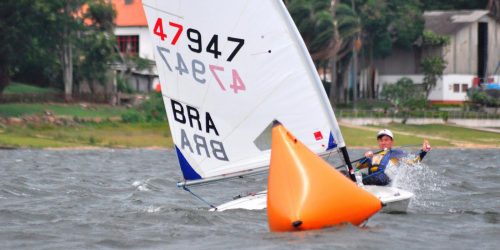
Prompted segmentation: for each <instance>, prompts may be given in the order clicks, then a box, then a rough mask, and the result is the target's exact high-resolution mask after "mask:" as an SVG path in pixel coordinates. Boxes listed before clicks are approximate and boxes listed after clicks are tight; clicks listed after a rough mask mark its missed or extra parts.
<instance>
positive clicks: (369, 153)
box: [365, 151, 373, 158]
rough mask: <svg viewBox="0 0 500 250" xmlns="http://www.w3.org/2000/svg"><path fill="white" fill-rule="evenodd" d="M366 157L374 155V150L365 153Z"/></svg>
mask: <svg viewBox="0 0 500 250" xmlns="http://www.w3.org/2000/svg"><path fill="white" fill-rule="evenodd" d="M365 157H366V158H372V157H373V152H372V151H368V152H366V153H365Z"/></svg>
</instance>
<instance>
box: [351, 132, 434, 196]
mask: <svg viewBox="0 0 500 250" xmlns="http://www.w3.org/2000/svg"><path fill="white" fill-rule="evenodd" d="M377 142H378V146H379V148H380V149H381V150H382V151H380V152H378V153H373V152H372V151H368V152H366V153H365V158H363V159H362V160H361V161H360V162H359V163H358V165H357V168H358V169H363V168H368V175H364V176H363V184H365V185H379V186H385V185H388V184H389V183H390V182H391V179H390V178H389V177H388V176H387V175H386V173H385V169H386V167H387V165H389V163H392V164H397V163H398V162H399V160H400V159H401V158H403V157H405V156H406V155H407V154H406V153H405V152H404V151H402V150H400V149H392V146H393V144H394V135H393V134H392V132H391V131H390V130H389V129H382V130H380V131H379V132H378V133H377ZM430 150H431V145H430V144H429V142H428V141H427V140H424V142H423V144H422V149H421V150H420V152H419V153H418V155H417V156H416V157H415V159H413V160H412V161H411V162H420V161H421V160H422V159H423V158H424V156H425V155H426V154H427V152H429V151H430Z"/></svg>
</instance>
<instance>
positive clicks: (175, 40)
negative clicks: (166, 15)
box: [162, 22, 184, 45]
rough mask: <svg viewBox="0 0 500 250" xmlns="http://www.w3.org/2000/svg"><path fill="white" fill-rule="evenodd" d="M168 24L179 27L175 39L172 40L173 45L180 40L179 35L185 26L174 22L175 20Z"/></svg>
mask: <svg viewBox="0 0 500 250" xmlns="http://www.w3.org/2000/svg"><path fill="white" fill-rule="evenodd" d="M168 24H169V25H170V26H172V27H175V28H177V33H175V36H174V39H173V40H172V45H175V44H176V43H177V40H179V36H180V35H181V33H182V30H184V27H182V25H180V24H178V23H174V22H169V23H168ZM162 40H163V39H162Z"/></svg>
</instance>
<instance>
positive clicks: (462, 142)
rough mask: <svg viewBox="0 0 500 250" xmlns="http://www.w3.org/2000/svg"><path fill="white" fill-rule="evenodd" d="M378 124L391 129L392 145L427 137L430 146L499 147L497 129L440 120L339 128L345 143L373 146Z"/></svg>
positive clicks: (406, 143) (499, 137)
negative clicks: (442, 122) (473, 127)
mask: <svg viewBox="0 0 500 250" xmlns="http://www.w3.org/2000/svg"><path fill="white" fill-rule="evenodd" d="M382 128H388V129H390V130H392V131H393V132H394V136H395V144H396V145H414V144H420V143H422V141H423V140H424V139H428V140H429V141H430V142H431V144H432V146H434V147H457V148H498V147H500V133H495V132H486V131H479V130H474V129H469V128H463V127H455V126H450V125H442V124H429V125H404V124H399V123H393V124H389V125H387V126H384V127H381V126H363V127H360V126H343V127H342V132H343V135H344V138H345V140H346V142H347V144H348V145H351V146H361V147H374V146H375V145H376V139H375V135H376V133H377V131H379V130H380V129H382Z"/></svg>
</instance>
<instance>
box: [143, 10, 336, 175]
mask: <svg viewBox="0 0 500 250" xmlns="http://www.w3.org/2000/svg"><path fill="white" fill-rule="evenodd" d="M143 5H144V10H145V13H146V17H147V20H148V24H149V30H150V34H151V37H152V40H153V44H154V51H155V59H156V63H157V67H158V72H159V77H160V82H161V88H162V94H163V100H164V103H165V108H166V111H167V116H168V120H169V125H170V130H171V133H172V137H173V141H174V144H175V147H176V150H177V154H178V157H179V162H180V165H181V170H182V172H183V175H184V178H185V179H186V180H197V179H203V178H208V177H216V176H221V175H227V174H231V173H235V172H240V171H248V170H252V169H256V168H259V167H263V166H266V165H268V164H269V157H270V152H269V145H270V133H268V132H270V128H271V124H272V122H273V121H274V120H278V121H279V122H281V123H282V124H283V125H285V126H286V127H287V128H288V129H289V130H290V131H292V133H293V134H294V135H295V136H296V137H297V138H298V139H299V140H300V141H302V142H303V143H304V144H305V145H307V146H308V147H309V148H310V149H311V150H313V151H314V152H316V153H322V152H326V151H329V150H332V149H334V148H336V147H343V146H344V145H345V143H344V140H343V138H342V135H341V133H340V130H339V127H338V124H337V121H336V119H335V116H334V114H333V111H332V109H331V106H330V104H329V102H328V98H327V96H326V94H325V91H324V89H323V86H322V83H321V80H320V79H319V76H318V74H317V72H316V69H315V67H314V64H313V62H312V60H311V58H310V56H309V54H308V52H307V49H306V47H305V45H304V42H303V41H302V38H301V37H300V34H299V33H298V31H297V29H296V27H295V25H294V24H293V21H292V20H291V18H290V16H289V14H288V12H287V10H286V8H285V6H284V5H283V3H282V1H281V0H214V1H206V0H143Z"/></svg>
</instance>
